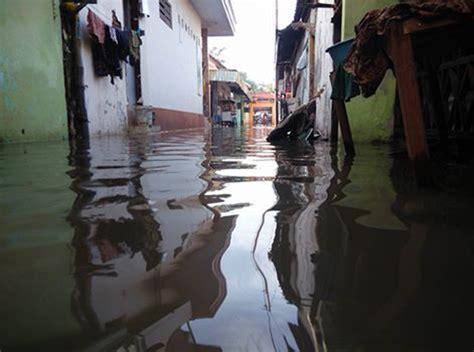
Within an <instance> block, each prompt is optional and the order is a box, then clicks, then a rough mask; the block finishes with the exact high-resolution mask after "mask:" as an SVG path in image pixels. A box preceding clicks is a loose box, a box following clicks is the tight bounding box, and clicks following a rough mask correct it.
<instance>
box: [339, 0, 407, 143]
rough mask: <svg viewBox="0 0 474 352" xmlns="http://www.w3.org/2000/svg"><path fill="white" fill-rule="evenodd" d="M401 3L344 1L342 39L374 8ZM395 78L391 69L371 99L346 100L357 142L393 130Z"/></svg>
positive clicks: (384, 135) (381, 137)
mask: <svg viewBox="0 0 474 352" xmlns="http://www.w3.org/2000/svg"><path fill="white" fill-rule="evenodd" d="M394 3H398V1H393V0H357V1H348V0H344V1H343V12H342V37H343V40H346V39H350V38H353V37H354V36H355V32H354V27H355V26H356V25H357V24H358V23H359V22H360V20H361V19H362V18H363V17H364V15H365V14H366V13H367V12H368V11H370V10H373V9H377V8H382V7H385V6H389V5H392V4H394ZM395 86H396V82H395V78H394V77H393V74H392V72H391V71H387V74H386V76H385V78H384V80H383V81H382V83H381V84H380V87H379V88H378V89H377V92H376V93H375V95H373V96H372V97H370V98H364V97H362V96H358V97H355V98H353V99H352V100H351V101H350V102H349V103H347V113H348V115H349V120H350V124H351V129H352V135H353V138H354V141H355V142H373V141H382V142H385V141H388V140H389V138H390V136H391V134H392V131H393V127H392V126H393V106H394V102H395Z"/></svg>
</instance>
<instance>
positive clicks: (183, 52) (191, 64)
mask: <svg viewBox="0 0 474 352" xmlns="http://www.w3.org/2000/svg"><path fill="white" fill-rule="evenodd" d="M170 3H171V5H172V15H173V28H170V27H168V25H167V24H166V23H165V22H163V20H162V19H161V18H160V12H159V2H158V1H150V2H149V5H150V12H151V15H150V17H147V18H144V19H143V20H142V21H141V26H142V28H143V29H144V30H145V36H144V37H143V46H142V50H141V57H142V66H141V69H142V86H143V102H144V104H145V105H151V106H153V107H157V108H162V109H168V110H177V111H185V112H190V113H195V114H202V113H203V97H202V93H203V92H202V87H203V83H202V57H201V56H202V51H201V44H202V43H201V18H200V17H199V15H198V14H197V12H196V11H195V10H194V8H193V7H192V5H191V4H190V2H189V1H188V0H171V1H170ZM180 22H181V23H180ZM186 29H187V30H186Z"/></svg>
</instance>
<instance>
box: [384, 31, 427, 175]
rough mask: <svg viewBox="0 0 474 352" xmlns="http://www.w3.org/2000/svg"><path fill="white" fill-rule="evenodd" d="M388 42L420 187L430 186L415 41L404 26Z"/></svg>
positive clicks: (389, 36) (411, 155)
mask: <svg viewBox="0 0 474 352" xmlns="http://www.w3.org/2000/svg"><path fill="white" fill-rule="evenodd" d="M387 39H388V43H387V44H388V51H389V55H390V57H391V59H392V61H393V64H394V69H395V76H396V78H397V87H398V92H399V96H400V107H401V110H402V118H403V125H404V129H405V139H406V143H407V148H408V155H409V157H410V159H411V160H412V162H413V165H414V168H415V174H416V178H417V181H418V183H430V178H431V177H430V170H429V150H428V143H427V141H426V131H425V124H424V120H423V108H422V101H421V98H420V89H419V86H418V80H417V77H416V65H415V61H414V53H413V47H412V42H411V38H410V35H407V34H404V33H403V28H402V24H401V23H394V24H392V26H391V28H390V30H389V32H388V38H387Z"/></svg>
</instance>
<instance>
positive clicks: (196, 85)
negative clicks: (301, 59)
mask: <svg viewBox="0 0 474 352" xmlns="http://www.w3.org/2000/svg"><path fill="white" fill-rule="evenodd" d="M12 13H16V14H18V16H21V18H22V23H24V24H23V25H22V26H18V23H15V21H13V20H12V19H11V16H10V15H11V14H12ZM0 16H1V17H0V18H1V23H0V28H1V29H2V31H1V36H2V45H5V46H6V48H7V49H8V50H5V51H2V54H1V60H0V89H1V90H0V92H1V100H0V103H1V105H0V124H1V128H0V142H15V141H31V140H48V139H59V138H67V136H68V134H69V136H70V137H72V138H76V137H78V138H88V137H89V136H100V135H110V134H124V133H127V131H128V130H129V129H130V126H131V125H132V126H133V125H139V124H140V123H141V122H143V120H144V119H145V120H146V123H145V125H147V126H148V127H154V128H155V129H156V130H175V129H182V128H192V127H202V126H204V125H205V122H206V118H205V116H209V104H210V89H209V82H208V75H207V69H208V68H207V64H208V59H207V55H208V54H207V38H208V36H231V35H233V34H234V31H235V16H234V13H233V9H232V4H231V2H230V0H211V1H204V0H156V1H155V0H95V1H85V0H84V1H68V0H53V1H50V0H48V1H47V0H38V1H33V2H28V3H26V2H21V1H20V2H19V1H13V0H7V1H6V2H5V3H2V12H1V14H0ZM32 35H33V37H34V40H33V39H32V40H28V43H29V44H28V47H26V41H25V40H23V39H22V38H26V37H28V38H31V36H32Z"/></svg>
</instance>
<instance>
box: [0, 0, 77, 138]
mask: <svg viewBox="0 0 474 352" xmlns="http://www.w3.org/2000/svg"><path fill="white" fill-rule="evenodd" d="M0 43H1V51H0V143H2V142H19V141H36V140H52V139H61V138H67V134H68V131H67V112H66V98H65V91H64V74H63V61H62V39H61V18H60V13H59V0H34V1H31V0H2V1H1V5H0Z"/></svg>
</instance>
